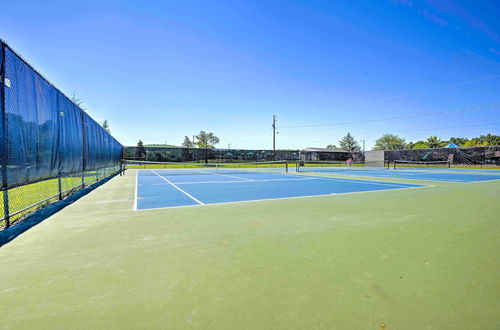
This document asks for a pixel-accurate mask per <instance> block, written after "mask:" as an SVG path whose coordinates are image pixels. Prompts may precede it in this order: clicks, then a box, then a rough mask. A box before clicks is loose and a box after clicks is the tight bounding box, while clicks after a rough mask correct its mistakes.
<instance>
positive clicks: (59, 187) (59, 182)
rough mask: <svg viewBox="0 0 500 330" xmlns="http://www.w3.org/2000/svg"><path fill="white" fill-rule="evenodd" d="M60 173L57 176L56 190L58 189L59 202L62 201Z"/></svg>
mask: <svg viewBox="0 0 500 330" xmlns="http://www.w3.org/2000/svg"><path fill="white" fill-rule="evenodd" d="M61 181H62V180H61V173H59V175H58V176H57V188H58V189H59V200H60V201H61V200H62V199H63V197H62V182H61Z"/></svg>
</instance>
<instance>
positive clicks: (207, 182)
mask: <svg viewBox="0 0 500 330" xmlns="http://www.w3.org/2000/svg"><path fill="white" fill-rule="evenodd" d="M307 180H321V179H318V178H303V179H265V180H250V181H241V180H240V181H232V180H227V181H194V182H190V181H186V182H176V183H175V184H182V185H185V184H210V183H246V182H269V181H307Z"/></svg>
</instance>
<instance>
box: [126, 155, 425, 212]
mask: <svg viewBox="0 0 500 330" xmlns="http://www.w3.org/2000/svg"><path fill="white" fill-rule="evenodd" d="M250 165H251V164H250ZM136 176H137V179H136V196H135V209H137V210H145V209H153V208H166V207H179V206H193V205H205V204H221V203H235V202H248V201H256V200H265V199H281V198H298V197H310V196H319V195H335V194H346V193H358V192H369V191H381V190H394V189H410V188H420V187H424V186H423V185H415V184H406V183H386V182H373V181H363V180H351V179H339V178H325V177H314V176H303V175H296V174H291V173H286V172H285V168H284V167H277V168H276V167H274V168H272V167H261V168H257V169H256V168H251V167H244V168H223V169H217V168H201V169H199V168H181V169H179V168H173V169H161V168H158V169H137V170H136Z"/></svg>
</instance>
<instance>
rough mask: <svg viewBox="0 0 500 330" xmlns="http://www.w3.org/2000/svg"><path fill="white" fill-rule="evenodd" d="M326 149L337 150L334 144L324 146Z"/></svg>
mask: <svg viewBox="0 0 500 330" xmlns="http://www.w3.org/2000/svg"><path fill="white" fill-rule="evenodd" d="M326 148H327V149H338V148H337V146H336V145H335V144H329V145H327V146H326Z"/></svg>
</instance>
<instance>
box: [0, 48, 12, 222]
mask: <svg viewBox="0 0 500 330" xmlns="http://www.w3.org/2000/svg"><path fill="white" fill-rule="evenodd" d="M0 56H1V60H0V79H1V81H0V113H1V114H0V116H1V117H0V118H1V121H2V132H1V134H2V141H3V143H2V145H1V146H0V148H1V155H2V157H1V158H2V190H3V192H2V193H3V212H4V218H5V227H9V226H10V211H9V191H8V189H7V187H8V182H7V164H8V161H7V158H8V157H9V153H8V151H9V143H8V138H9V136H8V134H7V132H8V130H7V124H8V123H7V113H6V110H5V82H6V80H5V79H6V77H5V75H6V70H5V43H4V42H3V40H1V39H0Z"/></svg>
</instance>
